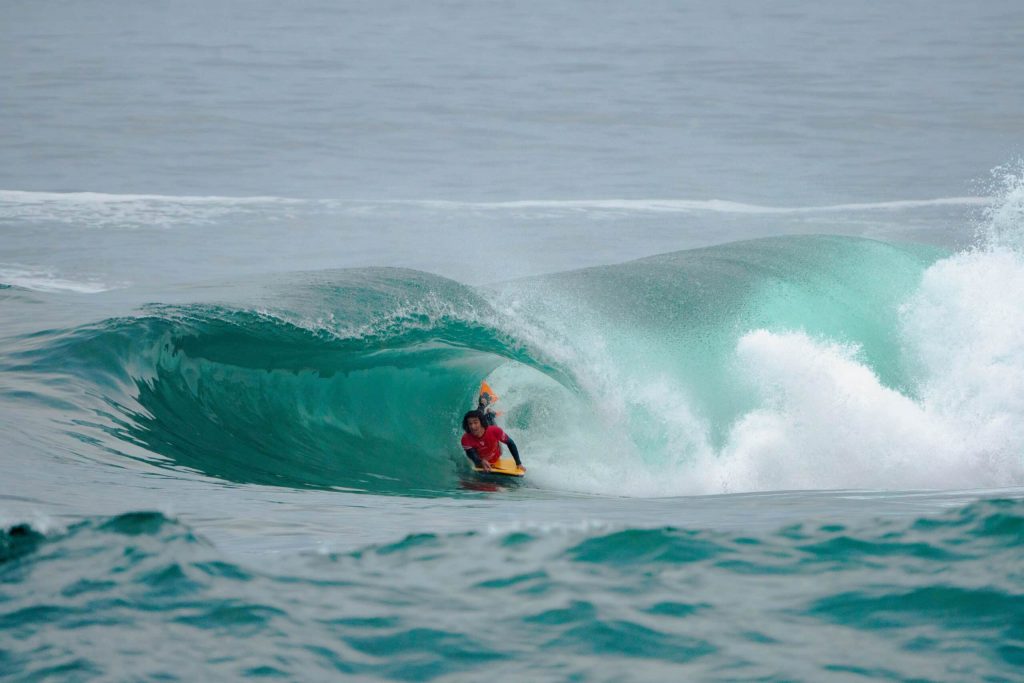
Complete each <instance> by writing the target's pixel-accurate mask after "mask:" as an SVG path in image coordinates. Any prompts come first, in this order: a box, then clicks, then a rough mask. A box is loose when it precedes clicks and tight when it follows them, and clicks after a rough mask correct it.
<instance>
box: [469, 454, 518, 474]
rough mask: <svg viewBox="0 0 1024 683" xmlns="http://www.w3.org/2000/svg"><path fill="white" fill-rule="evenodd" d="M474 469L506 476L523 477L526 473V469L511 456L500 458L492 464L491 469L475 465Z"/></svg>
mask: <svg viewBox="0 0 1024 683" xmlns="http://www.w3.org/2000/svg"><path fill="white" fill-rule="evenodd" d="M473 471H474V472H479V473H480V474H501V475H503V476H506V477H521V476H523V475H524V474H526V470H524V469H523V468H522V467H520V466H519V465H516V461H515V460H513V459H511V458H501V459H499V460H498V462H496V463H494V464H493V465H491V469H490V471H488V470H485V469H481V468H479V467H474V468H473Z"/></svg>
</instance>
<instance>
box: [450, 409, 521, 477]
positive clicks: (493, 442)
mask: <svg viewBox="0 0 1024 683" xmlns="http://www.w3.org/2000/svg"><path fill="white" fill-rule="evenodd" d="M462 431H464V432H465V434H463V435H462V448H463V449H465V451H466V457H467V458H469V459H470V460H472V461H473V464H474V465H475V466H476V467H477V468H478V469H481V470H483V471H484V472H489V471H490V470H491V466H492V465H494V464H495V463H496V462H498V459H499V458H501V444H505V445H506V446H508V451H509V453H511V454H512V458H513V459H515V461H516V466H518V467H520V468H522V469H523V471H526V468H525V467H523V463H522V461H521V460H520V459H519V449H518V448H516V442H515V441H513V440H512V439H511V437H509V435H508V434H506V433H505V430H503V429H502V428H501V427H499V426H497V425H494V424H491V425H490V426H488V425H487V418H486V417H485V414H484V413H482V412H480V411H479V410H471V411H469V412H468V413H466V414H465V416H463V418H462Z"/></svg>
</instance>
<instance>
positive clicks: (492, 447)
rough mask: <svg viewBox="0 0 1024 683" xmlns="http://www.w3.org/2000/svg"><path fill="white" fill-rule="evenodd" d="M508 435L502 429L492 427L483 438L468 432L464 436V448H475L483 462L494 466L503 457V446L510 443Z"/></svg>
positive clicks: (485, 431)
mask: <svg viewBox="0 0 1024 683" xmlns="http://www.w3.org/2000/svg"><path fill="white" fill-rule="evenodd" d="M508 441H509V439H508V434H506V433H505V432H504V431H503V430H502V429H501V427H497V426H493V425H492V426H490V427H488V428H487V429H485V430H484V434H483V436H481V437H480V438H477V437H475V436H473V435H472V434H470V433H469V432H466V433H465V434H463V435H462V447H463V448H475V449H476V452H477V455H479V456H480V459H481V460H486V461H487V462H489V463H490V464H492V465H493V464H494V463H496V462H497V461H498V458H500V457H501V445H500V444H503V443H508Z"/></svg>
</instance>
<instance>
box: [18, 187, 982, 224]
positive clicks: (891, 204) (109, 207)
mask: <svg viewBox="0 0 1024 683" xmlns="http://www.w3.org/2000/svg"><path fill="white" fill-rule="evenodd" d="M992 201H993V200H992V198H991V197H938V198H934V199H902V200H894V201H882V202H862V203H846V204H830V205H822V206H766V205H759V204H749V203H744V202H738V201H731V200H723V199H615V198H610V199H523V200H511V201H498V202H470V201H451V200H445V199H367V200H360V199H302V198H296V197H276V196H269V195H268V196H250V197H227V196H216V195H210V196H190V195H160V194H107V193H98V192H28V191H22V190H0V221H8V222H16V221H30V222H31V221H58V222H69V223H76V224H84V225H90V226H95V227H115V226H121V227H136V226H153V227H173V226H174V225H175V224H180V223H192V224H195V223H199V224H209V223H215V222H216V221H218V220H220V219H223V218H225V217H231V216H238V215H243V216H244V215H255V214H258V215H261V216H264V217H271V218H272V217H274V216H276V215H281V214H283V215H288V214H289V213H291V212H295V211H299V212H311V213H346V212H354V213H367V212H371V213H372V212H380V211H394V210H408V209H419V210H424V211H444V212H459V211H474V212H509V211H512V212H515V211H520V212H538V211H539V212H553V213H575V212H594V213H717V214H747V215H759V214H760V215H780V214H816V213H840V212H861V211H871V212H878V211H906V210H912V209H922V208H929V207H941V206H960V207H971V206H982V207H984V206H989V205H990V204H991V203H992Z"/></svg>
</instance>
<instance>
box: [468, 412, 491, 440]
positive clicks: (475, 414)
mask: <svg viewBox="0 0 1024 683" xmlns="http://www.w3.org/2000/svg"><path fill="white" fill-rule="evenodd" d="M471 417H475V418H476V419H478V420H480V424H481V425H482V426H483V428H484V429H487V422H486V420H484V414H483V413H481V412H480V411H479V410H471V411H469V412H468V413H466V414H465V415H463V416H462V431H464V432H466V433H467V434H468V433H469V418H471Z"/></svg>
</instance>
